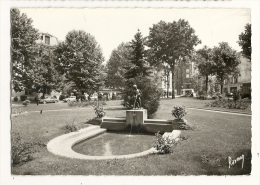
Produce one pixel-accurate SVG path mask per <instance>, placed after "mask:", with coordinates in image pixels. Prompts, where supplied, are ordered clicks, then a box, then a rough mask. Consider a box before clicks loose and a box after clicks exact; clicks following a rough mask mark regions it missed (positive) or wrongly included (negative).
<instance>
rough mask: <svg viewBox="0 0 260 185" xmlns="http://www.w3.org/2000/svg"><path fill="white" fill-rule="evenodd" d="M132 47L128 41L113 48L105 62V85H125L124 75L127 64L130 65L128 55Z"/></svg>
mask: <svg viewBox="0 0 260 185" xmlns="http://www.w3.org/2000/svg"><path fill="white" fill-rule="evenodd" d="M131 53H132V48H131V47H130V46H129V43H121V44H120V45H119V46H118V47H117V48H116V49H114V50H113V51H112V53H111V55H110V58H109V60H108V62H107V64H106V69H107V78H106V79H107V80H106V86H107V87H113V88H122V87H124V85H125V78H124V75H125V73H126V68H127V66H129V65H130V55H131Z"/></svg>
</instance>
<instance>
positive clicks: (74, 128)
mask: <svg viewBox="0 0 260 185" xmlns="http://www.w3.org/2000/svg"><path fill="white" fill-rule="evenodd" d="M74 122H75V118H74V119H73V122H72V123H71V124H67V125H65V126H64V130H65V134H67V133H70V132H76V131H78V130H79V128H78V127H77V126H76V125H74Z"/></svg>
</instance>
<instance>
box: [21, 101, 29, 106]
mask: <svg viewBox="0 0 260 185" xmlns="http://www.w3.org/2000/svg"><path fill="white" fill-rule="evenodd" d="M30 103H31V101H30V100H25V101H23V105H24V106H27V105H29V104H30Z"/></svg>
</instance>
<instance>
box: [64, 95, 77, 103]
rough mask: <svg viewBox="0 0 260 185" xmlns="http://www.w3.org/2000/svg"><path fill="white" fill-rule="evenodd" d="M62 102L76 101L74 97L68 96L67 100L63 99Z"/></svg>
mask: <svg viewBox="0 0 260 185" xmlns="http://www.w3.org/2000/svg"><path fill="white" fill-rule="evenodd" d="M63 101H64V102H74V101H77V99H76V96H69V97H68V98H64V99H63Z"/></svg>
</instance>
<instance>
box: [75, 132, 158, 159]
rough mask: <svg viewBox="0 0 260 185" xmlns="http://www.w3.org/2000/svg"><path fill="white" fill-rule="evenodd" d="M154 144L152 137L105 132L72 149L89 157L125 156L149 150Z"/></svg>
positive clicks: (153, 137)
mask: <svg viewBox="0 0 260 185" xmlns="http://www.w3.org/2000/svg"><path fill="white" fill-rule="evenodd" d="M154 143H155V136H154V135H146V134H133V133H132V134H131V135H129V133H111V132H107V133H104V134H102V135H99V136H96V137H94V138H91V139H88V140H85V141H82V142H80V143H78V144H76V145H74V146H73V147H72V149H73V150H74V151H75V152H77V153H81V154H85V155H90V156H112V155H127V154H133V153H139V152H143V151H145V150H149V149H150V148H152V147H153V145H154Z"/></svg>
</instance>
